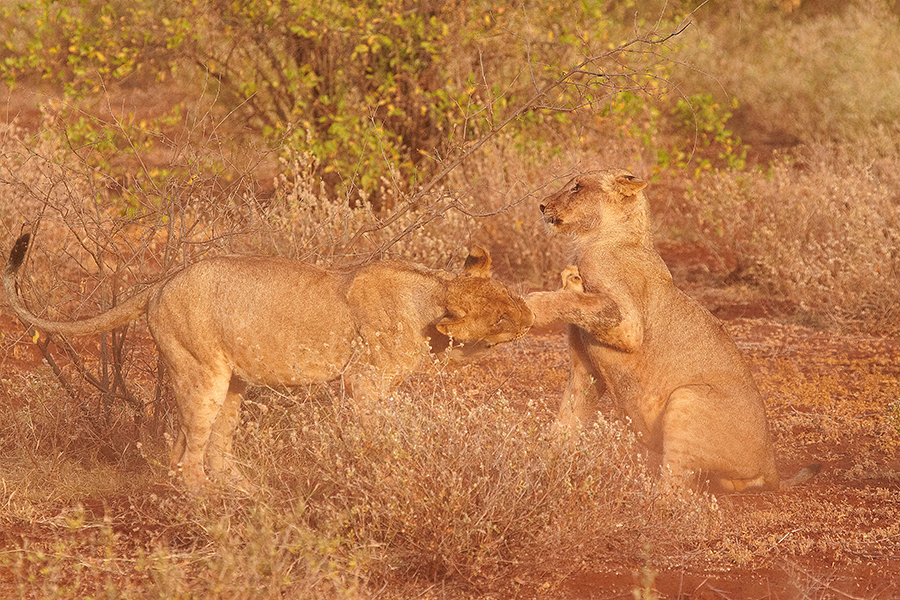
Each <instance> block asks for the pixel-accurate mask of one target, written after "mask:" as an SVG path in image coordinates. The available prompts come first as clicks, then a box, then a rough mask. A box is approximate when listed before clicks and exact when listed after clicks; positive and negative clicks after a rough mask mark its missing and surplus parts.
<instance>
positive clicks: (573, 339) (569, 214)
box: [527, 170, 818, 490]
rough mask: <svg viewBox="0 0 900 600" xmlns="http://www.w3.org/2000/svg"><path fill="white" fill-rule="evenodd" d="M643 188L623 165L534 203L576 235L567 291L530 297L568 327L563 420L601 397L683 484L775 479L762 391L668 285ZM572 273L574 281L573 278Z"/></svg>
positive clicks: (591, 409) (592, 408)
mask: <svg viewBox="0 0 900 600" xmlns="http://www.w3.org/2000/svg"><path fill="white" fill-rule="evenodd" d="M645 186H646V183H645V182H643V181H641V180H640V179H638V178H636V177H634V176H633V175H631V174H629V173H627V172H625V171H619V170H615V171H593V172H589V173H586V174H584V175H582V176H579V177H576V178H574V179H572V180H571V181H570V182H569V183H567V184H566V185H565V187H563V189H562V190H560V191H559V192H557V193H556V194H554V195H552V196H550V197H548V198H547V199H546V200H545V201H544V203H543V204H542V205H541V207H540V208H541V212H542V213H543V218H544V221H545V223H546V224H547V226H548V227H549V228H550V229H552V230H553V231H555V232H557V233H561V234H568V235H570V236H572V237H573V239H574V242H575V261H576V266H577V271H576V270H574V269H571V270H567V271H566V272H564V274H563V283H564V285H563V289H561V290H559V291H557V292H538V293H534V294H530V295H529V296H528V298H527V302H528V305H529V306H530V308H531V309H532V311H533V312H534V313H535V317H536V320H535V325H542V324H547V323H549V322H552V321H564V322H567V323H569V324H570V325H569V346H570V355H571V357H572V372H571V376H570V379H569V383H568V385H567V387H566V391H565V394H564V396H563V402H562V406H561V408H560V413H559V421H560V424H561V425H569V426H571V425H575V424H578V423H583V422H587V421H590V420H591V419H592V418H594V416H595V414H596V410H597V405H596V399H597V398H598V397H600V396H608V397H609V398H610V399H611V400H612V401H613V402H614V403H615V405H616V406H617V407H618V408H619V409H620V410H621V411H622V412H623V413H624V414H625V416H627V417H628V418H629V419H630V420H631V423H632V425H633V427H634V428H635V429H636V430H637V432H638V434H639V435H640V438H641V440H642V441H643V442H644V443H645V444H646V445H647V446H649V448H650V449H651V450H653V451H654V452H657V453H659V454H661V457H662V465H663V469H664V473H666V474H667V477H672V478H674V479H675V481H676V482H677V483H679V484H686V483H691V482H693V481H694V480H695V479H696V478H697V477H698V476H703V477H708V478H709V479H710V481H711V482H713V483H715V484H719V485H720V486H721V487H722V488H724V489H726V490H743V489H745V488H764V489H776V488H778V487H779V485H780V484H794V483H799V482H801V481H804V480H806V479H809V478H810V477H812V476H813V475H815V473H816V472H818V466H817V465H813V466H810V467H807V468H805V469H803V470H802V471H801V472H800V473H799V474H798V475H796V476H795V477H793V478H792V479H791V480H788V481H781V480H780V478H779V474H778V471H777V470H776V468H775V460H774V452H773V447H772V439H771V435H770V432H769V425H768V421H767V419H766V413H765V407H764V406H763V401H762V398H761V397H760V394H759V391H758V390H757V388H756V384H755V383H754V381H753V377H752V376H751V374H750V371H749V369H748V368H747V365H746V364H745V362H744V360H743V358H742V357H741V355H740V352H739V351H738V349H737V347H736V346H735V344H734V342H733V341H732V339H731V338H730V337H729V335H728V334H727V333H726V332H725V330H724V328H723V327H722V325H721V323H720V322H719V321H718V320H717V319H716V318H715V317H713V316H712V315H711V314H710V313H709V312H708V311H707V310H706V309H704V308H703V307H702V306H700V304H698V303H697V302H696V301H694V300H692V299H691V298H689V297H688V296H687V295H685V294H684V293H683V292H681V290H679V289H678V288H677V287H675V285H674V283H673V282H672V276H671V274H670V273H669V270H668V269H667V268H666V265H665V263H664V262H663V260H662V258H660V256H659V254H658V253H657V252H656V250H655V249H654V247H653V241H652V236H651V232H650V225H649V218H648V205H647V200H646V198H645V197H644V194H643V192H642V190H643V189H644V187H645ZM579 276H580V277H579Z"/></svg>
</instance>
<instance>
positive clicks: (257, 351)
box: [227, 335, 350, 385]
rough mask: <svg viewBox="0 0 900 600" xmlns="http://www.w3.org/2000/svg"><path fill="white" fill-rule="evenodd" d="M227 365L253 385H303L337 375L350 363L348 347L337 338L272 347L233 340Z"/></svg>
mask: <svg viewBox="0 0 900 600" xmlns="http://www.w3.org/2000/svg"><path fill="white" fill-rule="evenodd" d="M227 354H228V362H229V364H230V366H231V368H232V370H233V371H234V373H235V374H236V375H237V376H238V377H240V378H241V379H244V380H245V381H247V382H248V383H253V384H256V385H306V384H311V383H321V382H325V381H330V380H332V379H335V378H336V377H338V376H340V374H341V371H342V369H343V368H344V366H346V364H347V363H348V361H349V360H350V348H349V344H347V343H345V342H344V341H343V340H342V339H341V338H340V337H338V336H337V335H336V336H335V338H334V341H333V342H331V343H322V342H318V343H317V342H313V343H303V341H297V342H295V343H293V344H291V343H287V344H283V345H278V346H275V347H273V346H272V345H271V344H267V343H256V342H255V341H254V340H240V339H239V340H236V343H235V345H234V346H233V347H231V348H230V349H229V352H228V353H227Z"/></svg>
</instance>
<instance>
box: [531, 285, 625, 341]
mask: <svg viewBox="0 0 900 600" xmlns="http://www.w3.org/2000/svg"><path fill="white" fill-rule="evenodd" d="M525 303H526V304H527V305H528V308H530V309H531V312H533V313H534V327H541V326H543V325H549V324H551V323H556V322H563V323H569V324H571V325H575V326H577V327H580V328H582V329H584V330H585V331H588V332H590V333H591V334H592V335H594V336H595V337H598V338H601V337H602V336H603V335H604V334H605V333H606V332H607V331H609V330H610V329H612V328H614V327H615V326H616V325H618V324H619V323H620V322H621V320H622V314H621V311H620V310H619V306H618V305H617V304H616V302H615V301H614V300H613V299H612V298H610V297H609V296H608V295H607V294H605V293H603V292H582V291H578V290H573V289H562V290H559V291H556V292H533V293H531V294H528V296H526V297H525Z"/></svg>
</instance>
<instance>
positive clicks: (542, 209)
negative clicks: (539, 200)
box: [541, 204, 547, 214]
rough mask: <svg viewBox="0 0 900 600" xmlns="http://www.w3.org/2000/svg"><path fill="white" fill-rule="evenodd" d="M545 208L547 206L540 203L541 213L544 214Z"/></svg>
mask: <svg viewBox="0 0 900 600" xmlns="http://www.w3.org/2000/svg"><path fill="white" fill-rule="evenodd" d="M546 208H547V207H546V206H545V205H543V204H541V214H544V209H546Z"/></svg>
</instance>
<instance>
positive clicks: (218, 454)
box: [206, 375, 254, 491]
mask: <svg viewBox="0 0 900 600" xmlns="http://www.w3.org/2000/svg"><path fill="white" fill-rule="evenodd" d="M246 391H247V384H246V383H245V382H244V381H243V380H242V379H240V378H239V377H237V375H232V376H231V381H230V383H229V385H228V393H227V394H226V395H225V402H224V403H223V404H222V407H221V408H220V409H219V414H218V415H217V416H216V420H215V422H214V423H213V427H212V431H211V432H210V436H209V445H208V446H207V448H206V472H207V475H209V476H210V477H213V478H221V479H222V480H223V481H224V482H225V483H227V484H229V485H232V486H235V487H237V488H240V489H243V490H248V491H249V490H252V489H254V486H253V484H252V483H250V482H249V481H248V480H247V479H246V478H245V477H244V475H243V474H242V473H241V470H240V468H239V467H238V465H237V463H236V462H235V460H234V454H233V448H234V430H235V428H237V424H238V422H239V421H240V416H241V401H242V400H243V398H244V394H245V393H246Z"/></svg>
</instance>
